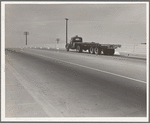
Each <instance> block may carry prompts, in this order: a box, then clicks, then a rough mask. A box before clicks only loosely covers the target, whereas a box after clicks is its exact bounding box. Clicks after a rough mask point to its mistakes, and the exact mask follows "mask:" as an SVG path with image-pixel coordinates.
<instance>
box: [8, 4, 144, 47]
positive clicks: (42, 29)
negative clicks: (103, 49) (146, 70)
mask: <svg viewBox="0 0 150 123" xmlns="http://www.w3.org/2000/svg"><path fill="white" fill-rule="evenodd" d="M65 18H68V19H69V21H68V39H70V38H71V37H73V36H75V35H79V36H81V37H83V41H84V42H99V43H103V44H104V43H106V44H107V43H110V44H136V43H137V44H138V43H143V42H146V4H41V5H40V4H6V6H5V19H6V21H5V25H6V26H5V28H6V29H5V30H6V31H5V34H6V47H10V46H25V35H24V34H23V33H24V31H28V32H29V36H28V44H29V45H34V44H39V45H40V44H41V45H43V44H52V43H55V42H56V39H57V38H59V39H60V43H65V40H66V37H65V36H66V31H65V30H66V25H65V24H66V21H65Z"/></svg>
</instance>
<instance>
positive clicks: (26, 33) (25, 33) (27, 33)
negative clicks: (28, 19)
mask: <svg viewBox="0 0 150 123" xmlns="http://www.w3.org/2000/svg"><path fill="white" fill-rule="evenodd" d="M24 35H26V45H27V35H29V32H24Z"/></svg>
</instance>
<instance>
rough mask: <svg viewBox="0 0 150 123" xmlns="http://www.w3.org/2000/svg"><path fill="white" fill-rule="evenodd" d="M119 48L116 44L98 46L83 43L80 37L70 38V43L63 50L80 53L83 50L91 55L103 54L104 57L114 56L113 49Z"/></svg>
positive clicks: (91, 43)
mask: <svg viewBox="0 0 150 123" xmlns="http://www.w3.org/2000/svg"><path fill="white" fill-rule="evenodd" d="M118 47H121V45H119V44H117V45H115V44H99V43H95V42H83V41H82V37H78V36H77V35H76V36H75V37H72V38H71V41H70V43H67V44H66V46H65V48H66V50H67V51H69V49H76V51H77V52H79V53H81V52H82V51H83V50H84V51H86V50H88V51H89V53H91V54H97V55H100V54H102V53H103V54H104V55H114V53H115V49H116V48H118Z"/></svg>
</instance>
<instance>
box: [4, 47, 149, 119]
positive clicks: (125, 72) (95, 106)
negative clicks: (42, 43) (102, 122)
mask: <svg viewBox="0 0 150 123" xmlns="http://www.w3.org/2000/svg"><path fill="white" fill-rule="evenodd" d="M5 59H6V117H146V85H147V83H146V60H141V59H132V58H125V57H119V56H105V55H100V56H97V55H90V54H88V53H76V52H61V51H54V50H53V51H51V50H36V49H11V50H10V49H9V51H8V50H6V56H5Z"/></svg>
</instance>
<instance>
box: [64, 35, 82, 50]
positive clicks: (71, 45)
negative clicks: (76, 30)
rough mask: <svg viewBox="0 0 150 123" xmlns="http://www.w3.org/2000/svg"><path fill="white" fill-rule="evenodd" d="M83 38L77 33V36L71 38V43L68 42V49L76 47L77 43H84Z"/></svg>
mask: <svg viewBox="0 0 150 123" xmlns="http://www.w3.org/2000/svg"><path fill="white" fill-rule="evenodd" d="M82 42H83V41H82V38H81V37H78V35H76V36H75V37H72V38H71V40H70V43H68V44H66V49H67V50H69V49H76V44H77V43H82Z"/></svg>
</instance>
